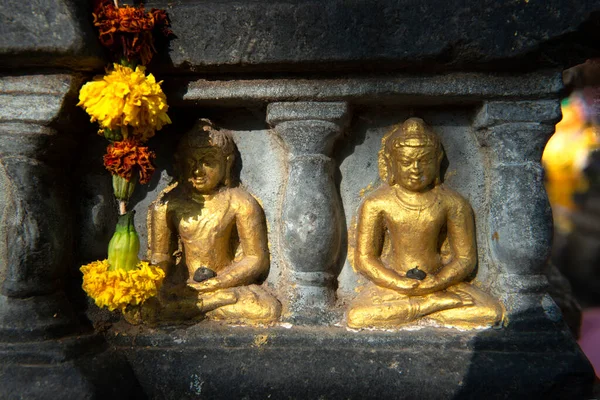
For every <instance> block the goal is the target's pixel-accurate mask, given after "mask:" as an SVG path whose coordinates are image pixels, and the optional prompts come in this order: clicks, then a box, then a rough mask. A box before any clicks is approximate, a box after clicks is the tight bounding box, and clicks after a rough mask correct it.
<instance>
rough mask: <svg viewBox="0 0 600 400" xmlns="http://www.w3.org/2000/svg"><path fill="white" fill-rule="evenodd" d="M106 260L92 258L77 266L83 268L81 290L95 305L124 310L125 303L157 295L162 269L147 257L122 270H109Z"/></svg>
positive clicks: (161, 279) (163, 273)
mask: <svg viewBox="0 0 600 400" xmlns="http://www.w3.org/2000/svg"><path fill="white" fill-rule="evenodd" d="M108 267H109V264H108V260H103V261H94V262H92V263H90V264H87V265H84V266H82V267H81V268H80V270H81V272H83V284H82V287H83V290H85V292H86V293H87V294H88V296H90V297H91V298H92V299H94V301H95V302H96V305H97V306H98V307H107V308H108V309H109V310H110V311H114V310H116V309H119V310H121V311H123V310H124V309H125V307H127V306H128V305H139V304H142V303H143V302H145V301H146V300H148V299H149V298H151V297H153V296H156V294H157V293H158V289H159V288H160V285H161V284H162V281H163V279H164V277H165V272H164V271H163V270H162V269H161V268H159V267H155V266H153V265H150V264H148V263H147V262H146V261H140V263H139V264H138V265H137V267H138V268H137V269H134V270H131V271H125V270H122V269H117V270H114V271H109V270H108Z"/></svg>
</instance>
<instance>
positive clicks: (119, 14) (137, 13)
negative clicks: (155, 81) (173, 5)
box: [93, 0, 173, 65]
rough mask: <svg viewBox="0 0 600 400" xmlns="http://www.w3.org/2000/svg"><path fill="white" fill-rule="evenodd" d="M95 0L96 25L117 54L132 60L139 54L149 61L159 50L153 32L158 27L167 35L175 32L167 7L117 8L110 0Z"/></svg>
mask: <svg viewBox="0 0 600 400" xmlns="http://www.w3.org/2000/svg"><path fill="white" fill-rule="evenodd" d="M95 1H96V3H95V5H94V13H93V15H94V26H96V27H97V28H98V31H99V38H100V42H101V43H102V45H103V46H105V47H107V48H108V49H109V50H111V51H112V52H113V53H114V54H115V55H116V56H117V57H121V56H123V57H125V58H127V59H128V60H129V61H135V60H137V59H138V58H139V59H140V60H141V63H142V65H146V64H148V63H149V62H150V60H151V59H152V56H153V54H154V53H156V49H155V48H154V37H153V33H155V32H157V31H158V32H160V33H161V34H162V35H164V36H165V37H169V36H171V35H172V34H173V32H172V31H171V30H170V29H169V25H170V24H169V19H168V17H167V13H166V12H165V11H164V10H156V9H154V8H153V9H152V10H150V12H146V10H145V9H144V7H143V6H139V7H129V6H124V7H119V8H117V7H115V6H114V5H113V4H112V3H111V2H110V1H108V0H95Z"/></svg>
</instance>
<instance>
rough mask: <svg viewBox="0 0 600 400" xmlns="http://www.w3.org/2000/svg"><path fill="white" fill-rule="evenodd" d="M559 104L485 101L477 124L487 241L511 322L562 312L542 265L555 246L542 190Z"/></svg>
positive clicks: (542, 101)
mask: <svg viewBox="0 0 600 400" xmlns="http://www.w3.org/2000/svg"><path fill="white" fill-rule="evenodd" d="M560 117H561V112H560V103H559V101H558V100H538V101H514V102H511V101H498V102H487V103H484V104H483V106H482V107H481V109H480V110H479V112H478V113H477V115H476V117H475V120H474V128H475V134H476V136H477V139H478V141H479V144H480V145H481V146H482V150H483V151H485V152H487V156H488V165H489V168H488V169H487V174H488V176H487V182H488V199H489V217H488V218H489V219H488V229H489V231H488V232H487V237H488V243H487V245H488V246H489V248H490V250H491V257H492V262H493V263H495V264H496V266H497V267H498V270H499V275H498V278H497V282H496V287H497V290H498V292H500V293H501V294H502V295H503V296H504V302H505V304H506V306H507V312H508V320H509V323H511V324H515V325H517V324H518V323H519V321H523V320H528V321H529V322H528V323H529V324H530V325H529V328H531V319H532V318H533V319H536V318H539V317H540V316H541V317H542V319H548V318H549V319H550V320H557V319H560V314H557V309H556V306H555V305H554V303H553V302H552V300H551V299H550V297H549V296H547V295H546V294H545V293H546V289H547V280H546V277H545V276H544V275H543V267H544V265H545V263H546V262H547V260H548V258H549V256H550V250H551V246H552V211H551V209H550V203H549V202H548V196H547V195H546V190H545V188H544V182H543V174H542V166H541V164H540V161H541V157H542V152H543V150H544V146H545V145H546V142H547V141H548V139H549V138H550V136H551V135H552V133H553V132H554V125H555V123H556V122H557V121H559V120H560Z"/></svg>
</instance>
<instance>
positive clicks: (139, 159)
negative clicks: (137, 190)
mask: <svg viewBox="0 0 600 400" xmlns="http://www.w3.org/2000/svg"><path fill="white" fill-rule="evenodd" d="M155 157H156V156H155V154H154V152H153V151H149V150H148V147H145V146H140V143H138V142H137V141H135V140H134V139H126V140H122V141H120V142H114V143H111V144H110V145H109V146H108V147H107V148H106V154H105V155H104V166H105V167H106V169H107V170H108V171H109V172H110V173H111V174H113V175H119V176H120V177H122V178H124V179H126V180H128V181H131V177H132V175H133V171H134V169H137V171H138V172H139V177H140V179H139V181H140V183H141V184H146V183H148V182H150V178H151V177H152V174H153V173H154V165H152V160H153V159H154V158H155Z"/></svg>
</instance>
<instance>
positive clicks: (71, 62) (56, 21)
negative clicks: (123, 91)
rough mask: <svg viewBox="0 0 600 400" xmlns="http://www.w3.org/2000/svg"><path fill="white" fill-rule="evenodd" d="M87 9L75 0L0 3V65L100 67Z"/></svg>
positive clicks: (88, 5) (101, 62)
mask: <svg viewBox="0 0 600 400" xmlns="http://www.w3.org/2000/svg"><path fill="white" fill-rule="evenodd" d="M91 8H92V7H91V3H90V2H85V1H78V0H32V1H19V0H3V2H2V6H1V9H0V66H2V67H5V68H6V67H9V68H10V67H13V68H14V67H19V68H23V67H25V66H36V67H67V68H74V69H87V70H89V69H100V68H102V67H103V66H104V65H105V64H106V60H104V58H103V57H104V54H103V52H102V50H101V47H100V44H99V42H98V39H97V37H96V32H94V31H93V29H92V24H91V21H92V15H91V12H92V10H91Z"/></svg>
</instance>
